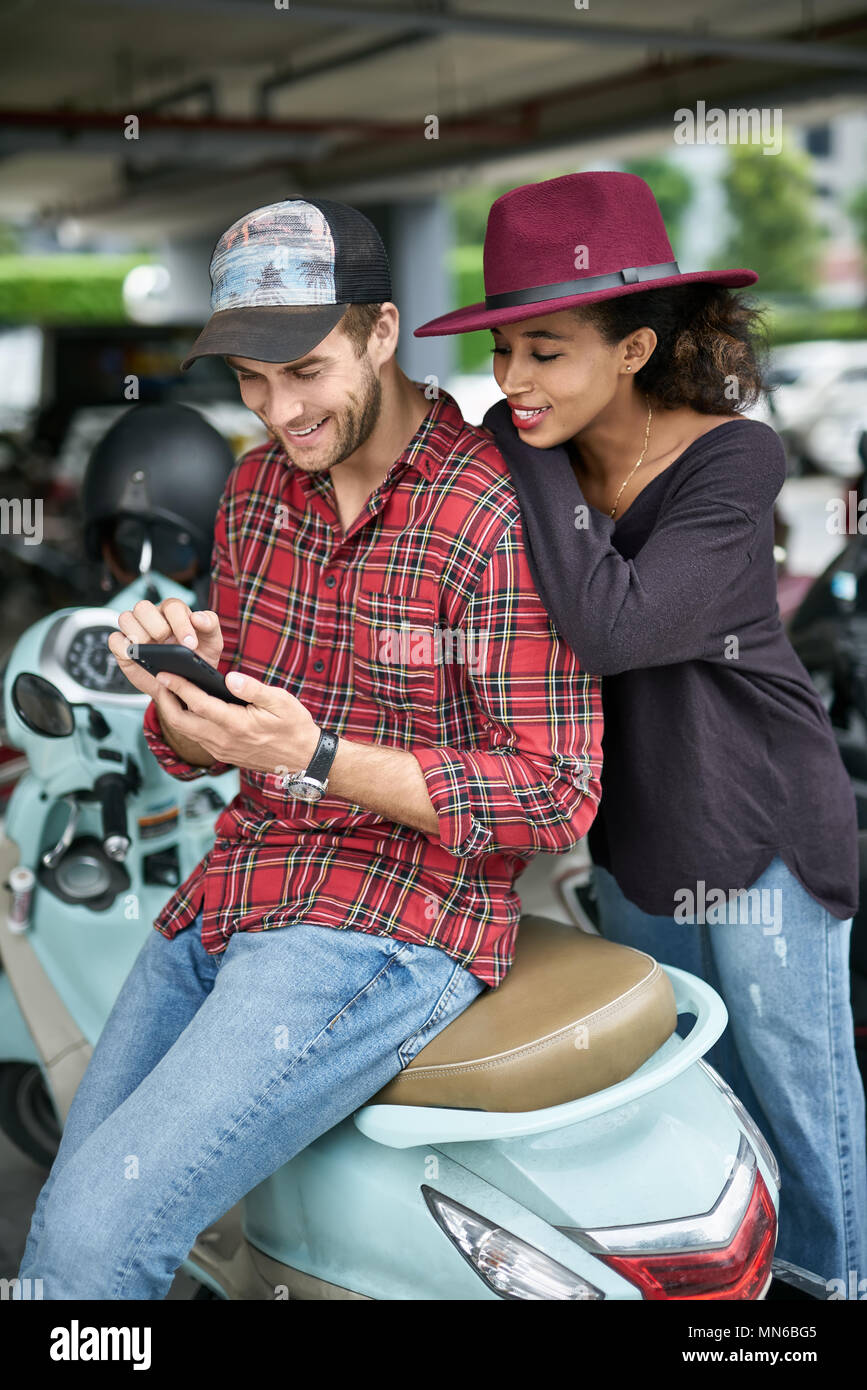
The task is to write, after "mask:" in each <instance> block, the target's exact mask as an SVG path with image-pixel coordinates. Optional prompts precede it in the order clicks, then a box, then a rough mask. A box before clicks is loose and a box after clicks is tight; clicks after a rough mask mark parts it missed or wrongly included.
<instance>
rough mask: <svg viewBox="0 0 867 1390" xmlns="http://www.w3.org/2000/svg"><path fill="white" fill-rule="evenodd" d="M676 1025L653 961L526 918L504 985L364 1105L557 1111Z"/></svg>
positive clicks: (670, 993) (618, 1072)
mask: <svg viewBox="0 0 867 1390" xmlns="http://www.w3.org/2000/svg"><path fill="white" fill-rule="evenodd" d="M676 1026H677V1008H676V1006H675V999H674V990H673V989H672V986H671V981H670V980H669V978H668V976H667V975H666V973H665V971H664V970H663V969H662V968H661V966H659V965H658V964H657V962H656V961H655V960H654V959H653V958H652V956H649V955H646V954H645V952H643V951H637V950H634V949H633V948H632V947H631V946H621V945H618V944H617V943H615V942H613V941H607V940H605V939H604V938H603V937H600V936H594V935H592V934H591V933H589V932H585V931H582V930H581V929H580V928H579V927H574V926H571V925H570V924H569V923H566V922H558V921H554V920H552V919H551V918H547V917H538V916H535V915H533V914H528V915H526V916H524V917H522V918H521V921H520V925H519V929H518V935H517V941H516V949H515V957H514V960H513V962H512V967H511V969H510V971H509V973H508V974H507V976H506V978H505V980H504V981H503V982H502V984H501V985H499V986H498V987H497V988H496V989H485V990H483V991H482V992H481V994H479V995H478V996H477V997H476V998H475V999H474V1000H473V1002H472V1004H469V1005H468V1006H467V1007H466V1008H465V1009H464V1011H463V1013H461V1014H459V1015H458V1017H457V1018H456V1019H454V1021H453V1022H452V1023H449V1024H448V1025H447V1026H446V1027H445V1028H443V1029H442V1030H441V1031H440V1032H439V1033H438V1034H437V1035H436V1037H434V1038H433V1039H432V1040H431V1041H430V1042H429V1043H427V1045H426V1046H425V1047H423V1048H422V1049H421V1050H420V1051H419V1052H418V1053H417V1054H416V1056H415V1057H414V1058H413V1060H412V1061H411V1062H410V1063H409V1064H408V1065H407V1066H406V1067H404V1068H403V1070H402V1071H400V1072H398V1074H397V1076H395V1077H394V1078H393V1079H392V1080H391V1081H389V1082H388V1083H387V1084H386V1085H385V1086H383V1087H382V1088H381V1089H380V1090H379V1091H378V1092H377V1093H376V1095H375V1096H372V1097H371V1099H370V1101H369V1102H368V1104H370V1105H377V1104H379V1105H432V1106H442V1107H446V1108H449V1107H451V1108H455V1109H471V1110H496V1111H527V1110H540V1109H544V1108H545V1107H547V1106H551V1105H561V1104H563V1103H565V1102H567V1101H571V1100H578V1099H580V1098H581V1097H582V1096H588V1095H591V1094H592V1093H593V1092H594V1091H601V1090H604V1089H605V1087H607V1086H613V1085H614V1084H615V1083H616V1082H618V1081H623V1080H625V1078H626V1077H627V1076H631V1075H632V1073H633V1072H634V1071H636V1070H637V1069H638V1067H640V1066H641V1064H642V1063H643V1062H645V1061H647V1059H648V1057H650V1056H652V1055H653V1053H654V1052H655V1051H656V1050H657V1048H659V1047H661V1046H662V1044H663V1043H664V1042H665V1040H666V1039H667V1038H669V1037H670V1036H671V1034H672V1033H673V1032H674V1030H675V1027H676Z"/></svg>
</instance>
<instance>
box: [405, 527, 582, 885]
mask: <svg viewBox="0 0 867 1390" xmlns="http://www.w3.org/2000/svg"><path fill="white" fill-rule="evenodd" d="M461 628H462V629H463V630H464V634H465V638H464V641H465V646H464V650H466V651H471V650H475V651H476V652H477V653H478V660H477V663H474V667H475V669H474V667H471V666H470V665H469V664H468V665H467V668H466V669H467V674H466V681H467V688H468V691H469V693H470V695H471V698H472V701H473V705H474V708H475V710H476V711H477V713H478V718H479V722H480V725H481V727H482V730H483V732H484V735H485V737H484V742H483V745H482V746H481V747H479V748H474V749H464V748H449V747H434V748H425V747H414V748H412V749H410V751H411V752H412V754H413V757H414V758H415V759H416V761H417V762H418V764H419V766H420V767H421V770H422V773H423V775H424V779H425V783H426V786H427V791H428V795H429V797H430V800H431V803H432V805H433V807H434V809H435V811H436V812H437V815H438V816H439V821H440V835H439V843H440V844H442V845H443V846H444V848H446V849H448V850H449V851H450V853H452V854H453V855H455V856H456V857H458V858H466V859H472V858H477V857H479V856H480V855H484V854H494V853H498V852H507V853H514V854H522V855H528V854H535V853H537V852H540V851H546V852H548V853H555V854H556V853H561V852H565V851H567V850H569V849H571V848H572V847H573V846H574V845H575V844H577V842H578V841H579V840H580V839H581V838H582V836H583V835H585V834H586V833H587V830H588V829H589V827H590V825H591V823H592V821H593V818H594V816H595V815H596V811H597V809H598V805H599V798H600V796H601V783H600V777H601V770H602V701H601V681H600V679H599V677H598V676H595V675H591V674H589V673H587V672H584V671H582V670H581V668H580V666H579V664H578V660H577V658H576V656H575V654H574V653H573V652H572V650H571V649H570V648H569V647H568V646H567V644H566V643H565V641H563V640H562V639H561V638H560V637H559V636H558V634H557V631H556V629H555V628H554V626H553V624H552V623H551V620H550V618H549V617H548V614H547V612H546V610H545V608H544V606H543V604H542V601H541V599H540V598H539V596H538V594H537V592H536V589H535V587H534V584H533V579H532V575H531V572H530V569H529V565H528V562H527V558H526V551H525V548H524V544H523V537H522V533H521V524H520V521H518V520H516V521H514V522H512V523H511V524H510V525H509V527H508V528H507V529H506V530H505V532H504V534H503V536H502V537H501V539H500V541H499V543H498V545H497V547H496V549H495V551H494V552H493V554H492V555H491V558H490V561H489V563H488V565H487V567H486V569H485V572H484V574H483V576H482V579H481V581H480V583H479V584H478V586H477V587H476V589H475V590H474V592H473V594H472V596H471V598H470V600H469V602H468V604H467V608H466V612H465V615H464V619H463V622H462V623H461ZM471 641H472V643H473V645H472V646H471V645H470V642H471ZM430 838H431V839H433V837H432V836H431V837H430Z"/></svg>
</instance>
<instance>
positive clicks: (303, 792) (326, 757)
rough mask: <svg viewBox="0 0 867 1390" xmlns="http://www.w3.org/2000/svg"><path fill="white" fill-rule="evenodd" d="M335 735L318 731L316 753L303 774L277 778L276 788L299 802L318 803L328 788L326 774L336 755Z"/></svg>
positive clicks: (290, 773)
mask: <svg viewBox="0 0 867 1390" xmlns="http://www.w3.org/2000/svg"><path fill="white" fill-rule="evenodd" d="M337 738H338V736H337V734H327V733H326V732H325V730H324V729H322V730H321V731H320V734H319V742H318V743H317V745H316V751H315V753H314V754H313V757H312V758H311V759H310V762H309V763H308V765H307V768H306V769H305V771H303V772H287V773H285V774H284V775H283V776H282V777H278V778H277V786H278V787H279V788H280V790H281V791H286V792H288V793H289V795H290V796H294V797H297V798H298V800H299V801H318V800H319V798H320V797H321V796H324V795H325V792H326V790H327V788H328V774H329V772H330V771H331V764H332V763H333V762H334V758H335V755H336V753H337Z"/></svg>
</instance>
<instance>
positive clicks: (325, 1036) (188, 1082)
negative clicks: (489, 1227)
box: [19, 913, 485, 1299]
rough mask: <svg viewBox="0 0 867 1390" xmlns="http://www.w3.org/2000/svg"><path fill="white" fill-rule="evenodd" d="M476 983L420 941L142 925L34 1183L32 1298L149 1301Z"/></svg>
mask: <svg viewBox="0 0 867 1390" xmlns="http://www.w3.org/2000/svg"><path fill="white" fill-rule="evenodd" d="M484 988H485V985H484V982H483V981H482V980H480V979H478V978H477V977H476V976H474V975H472V974H470V972H469V971H468V970H466V969H464V968H463V967H462V966H461V965H459V964H458V963H457V961H455V960H453V959H452V958H451V957H450V956H448V955H447V954H446V953H445V952H444V951H441V950H440V949H439V947H436V946H421V945H415V944H414V943H411V942H405V941H398V940H396V939H394V938H393V937H386V936H374V935H372V934H370V933H365V932H360V931H355V930H352V929H350V928H346V929H339V928H334V927H321V926H313V925H311V924H309V923H306V922H300V923H297V924H294V925H290V926H286V927H279V928H273V929H269V930H267V931H243V932H236V933H235V934H234V935H233V936H232V937H230V939H229V943H228V946H227V947H226V950H225V951H224V952H223V954H222V955H216V956H214V955H208V954H207V952H206V951H205V950H204V948H203V946H202V943H201V913H200V914H199V916H198V917H197V918H196V920H195V922H194V923H192V924H191V926H190V927H188V928H187V929H185V930H184V931H182V932H180V933H179V934H178V935H177V936H176V937H175V938H174V939H173V940H171V941H170V940H168V939H167V938H166V937H164V936H163V935H162V934H161V933H160V932H158V931H156V930H155V929H154V930H152V931H151V932H150V933H149V935H148V937H147V939H146V941H145V942H144V944H143V946H142V948H141V951H140V952H139V955H138V957H137V958H136V960H135V962H134V964H133V967H132V969H131V971H130V973H129V975H128V976H127V979H126V981H125V982H124V985H123V987H122V989H121V991H120V994H119V995H118V997H117V1000H116V1001H115V1004H114V1007H113V1009H112V1011H111V1014H110V1015H109V1018H108V1020H107V1022H106V1025H105V1028H104V1029H103V1031H102V1033H101V1034H100V1037H99V1039H98V1041H97V1044H96V1047H95V1048H94V1052H93V1056H92V1058H91V1060H90V1064H89V1066H88V1068H87V1071H86V1073H85V1075H84V1077H83V1079H82V1081H81V1084H80V1086H79V1088H78V1090H77V1092H76V1094H75V1098H74V1100H73V1103H72V1106H71V1108H70V1111H69V1116H68V1118H67V1122H66V1126H65V1128H64V1131H63V1137H62V1141H61V1144H60V1148H59V1149H58V1152H57V1156H56V1158H55V1160H54V1164H53V1166H52V1169H51V1172H50V1174H49V1176H48V1179H47V1181H46V1183H45V1185H44V1187H43V1188H42V1191H41V1192H40V1194H39V1198H38V1201H37V1203H36V1208H35V1211H34V1214H33V1219H32V1222H31V1226H30V1234H29V1237H28V1240H27V1245H26V1247H25V1250H24V1256H23V1259H22V1263H21V1268H20V1270H19V1277H20V1278H21V1279H27V1278H30V1279H37V1278H41V1279H42V1281H43V1297H44V1298H46V1299H136V1298H137V1299H161V1298H165V1296H166V1293H167V1291H168V1289H169V1287H170V1285H171V1283H172V1279H173V1277H174V1274H175V1271H176V1270H177V1268H178V1266H179V1265H180V1263H181V1262H182V1261H183V1260H184V1259H185V1258H186V1256H187V1255H188V1253H189V1251H190V1249H191V1248H192V1246H193V1245H194V1243H195V1241H196V1238H197V1237H198V1235H199V1233H200V1232H201V1231H203V1230H204V1229H205V1228H206V1227H207V1226H209V1225H211V1223H212V1222H214V1221H216V1220H217V1219H218V1218H219V1217H220V1216H222V1215H223V1214H224V1213H225V1212H226V1211H228V1210H229V1208H230V1207H232V1206H234V1204H235V1203H236V1202H237V1201H239V1200H240V1198H242V1197H243V1196H244V1194H245V1193H247V1192H249V1191H250V1190H251V1189H252V1188H253V1187H255V1186H256V1185H257V1184H258V1183H260V1182H262V1181H264V1179H265V1178H266V1177H268V1176H269V1174H271V1173H273V1172H274V1171H275V1170H276V1169H277V1168H279V1167H280V1166H281V1165H282V1164H284V1163H286V1162H287V1161H288V1160H289V1159H291V1158H292V1157H293V1156H294V1155H295V1154H297V1153H298V1152H299V1151H300V1150H301V1149H303V1148H305V1147H306V1146H307V1145H308V1144H310V1143H312V1141H313V1140H314V1139H316V1138H318V1136H319V1135H321V1134H324V1133H325V1131H326V1130H329V1129H331V1128H332V1127H333V1126H334V1125H336V1124H338V1123H339V1122H340V1121H341V1120H343V1119H345V1118H346V1117H347V1116H348V1115H350V1114H352V1112H353V1111H355V1110H357V1109H358V1108H359V1107H360V1106H362V1105H364V1104H365V1102H366V1101H368V1100H369V1099H370V1097H371V1096H373V1095H374V1094H375V1093H376V1092H377V1091H378V1090H379V1088H380V1087H381V1086H384V1085H385V1084H386V1082H387V1081H389V1080H391V1078H392V1077H394V1076H396V1075H397V1073H398V1072H400V1071H401V1070H402V1069H403V1068H404V1067H405V1066H407V1065H408V1064H409V1062H411V1061H412V1059H413V1057H414V1056H415V1055H416V1053H417V1052H419V1051H420V1049H421V1048H422V1047H423V1046H424V1045H425V1044H426V1043H427V1042H429V1041H430V1040H431V1039H432V1038H434V1037H436V1035H437V1034H438V1033H439V1032H440V1031H441V1030H442V1029H443V1028H444V1027H445V1026H446V1024H448V1023H450V1022H451V1021H452V1020H453V1019H454V1018H456V1017H457V1016H458V1015H459V1014H460V1013H462V1012H463V1010H464V1009H465V1008H466V1007H467V1006H468V1005H469V1004H471V1003H472V1001H473V1000H474V999H475V998H476V996H477V995H478V994H479V993H480V992H481V991H482V990H483V989H484Z"/></svg>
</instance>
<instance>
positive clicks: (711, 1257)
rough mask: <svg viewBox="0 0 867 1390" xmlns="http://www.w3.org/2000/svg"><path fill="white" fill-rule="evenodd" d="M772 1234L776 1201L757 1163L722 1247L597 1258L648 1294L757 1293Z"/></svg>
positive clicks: (747, 1296) (768, 1263) (766, 1273)
mask: <svg viewBox="0 0 867 1390" xmlns="http://www.w3.org/2000/svg"><path fill="white" fill-rule="evenodd" d="M776 1235H777V1215H776V1212H775V1210H774V1204H773V1201H772V1200H771V1194H770V1193H769V1191H768V1189H767V1186H766V1184H765V1181H764V1178H763V1177H762V1175H761V1172H760V1171H759V1170H758V1169H757V1170H756V1179H755V1184H754V1186H753V1191H752V1196H751V1197H750V1201H749V1205H748V1206H747V1209H746V1211H745V1212H744V1217H743V1220H742V1222H741V1224H740V1226H739V1227H738V1229H737V1231H736V1232H735V1234H734V1236H733V1238H732V1240H731V1242H730V1243H729V1244H728V1245H727V1246H725V1247H723V1248H722V1249H715V1250H695V1251H691V1250H681V1251H676V1252H672V1253H671V1254H667V1255H645V1254H641V1255H614V1254H609V1253H606V1254H600V1256H599V1258H600V1259H601V1260H603V1261H604V1262H605V1264H607V1265H610V1267H611V1268H612V1269H615V1270H616V1271H617V1273H618V1274H621V1275H622V1276H623V1278H624V1279H628V1280H629V1282H630V1283H631V1284H635V1285H636V1287H637V1288H639V1289H640V1290H641V1293H642V1295H643V1297H644V1298H647V1299H663V1298H664V1299H686V1298H693V1299H723V1298H724V1299H755V1298H758V1296H759V1294H760V1293H761V1291H762V1289H763V1288H764V1286H765V1284H766V1283H767V1281H768V1279H769V1277H770V1273H771V1262H772V1260H773V1256H774V1245H775V1243H776Z"/></svg>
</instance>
